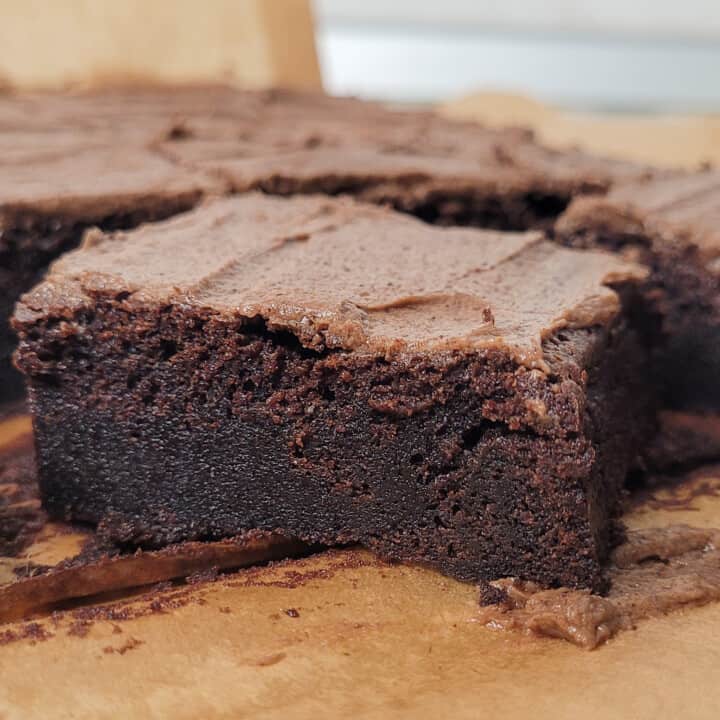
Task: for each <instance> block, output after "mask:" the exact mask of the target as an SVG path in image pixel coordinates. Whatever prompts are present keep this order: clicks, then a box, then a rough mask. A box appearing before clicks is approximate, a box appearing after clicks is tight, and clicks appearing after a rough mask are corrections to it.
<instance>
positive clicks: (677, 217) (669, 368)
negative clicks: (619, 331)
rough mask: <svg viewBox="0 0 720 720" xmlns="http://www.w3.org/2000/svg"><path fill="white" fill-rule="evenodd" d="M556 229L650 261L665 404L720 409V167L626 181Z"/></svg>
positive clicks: (651, 328)
mask: <svg viewBox="0 0 720 720" xmlns="http://www.w3.org/2000/svg"><path fill="white" fill-rule="evenodd" d="M556 229H557V236H558V238H559V239H560V240H562V241H564V242H566V243H567V244H570V245H574V246H578V247H605V248H610V249H612V250H614V251H615V252H618V253H619V254H623V255H625V256H627V257H632V258H633V259H636V260H639V261H640V262H642V263H643V264H645V265H646V266H647V267H648V268H649V271H650V272H649V275H648V278H647V280H646V282H645V283H644V285H643V294H644V296H645V304H646V311H645V312H646V320H645V325H646V332H647V334H648V335H649V336H650V341H651V343H652V344H653V345H654V347H655V357H654V361H653V366H654V368H655V369H656V376H657V382H658V383H659V388H660V389H659V392H660V394H661V396H662V399H663V404H664V405H665V407H667V408H669V409H670V410H673V411H680V413H683V412H688V411H690V412H695V413H704V414H717V413H720V172H718V171H716V170H706V171H702V172H695V173H673V174H666V175H665V176H662V177H660V176H658V177H655V178H653V179H651V180H646V181H645V182H635V183H621V184H619V185H618V186H617V187H616V188H614V189H613V190H612V191H611V192H610V193H609V194H608V195H607V196H606V197H586V198H580V199H577V200H576V201H574V202H573V204H572V205H571V206H570V208H569V209H568V210H567V212H566V213H565V214H564V215H563V216H562V217H561V218H560V219H559V221H558V223H557V228H556ZM679 417H681V418H682V415H680V416H679ZM709 421H711V419H710V420H709ZM683 426H684V427H687V423H686V422H684V423H683Z"/></svg>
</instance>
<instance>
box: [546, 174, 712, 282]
mask: <svg viewBox="0 0 720 720" xmlns="http://www.w3.org/2000/svg"><path fill="white" fill-rule="evenodd" d="M593 227H602V228H605V230H606V231H609V232H613V231H615V232H618V233H624V234H629V235H638V236H650V239H651V240H652V241H654V242H660V243H663V242H666V243H678V242H680V243H691V244H693V245H695V246H696V247H697V248H698V250H699V252H700V256H701V257H702V258H704V259H705V260H706V261H707V263H708V267H709V269H711V270H712V269H714V270H715V271H716V272H717V273H718V274H719V275H720V171H717V170H705V171H702V172H695V173H675V174H668V175H666V176H664V177H661V176H658V177H656V178H654V179H653V180H651V181H646V182H637V183H623V184H620V185H618V186H617V187H616V188H614V189H613V190H612V191H611V192H610V193H609V194H608V195H607V196H606V197H603V198H601V197H588V198H580V199H578V200H576V201H575V202H574V203H573V204H572V205H571V206H570V208H569V209H568V210H567V212H566V214H565V216H564V217H562V218H561V219H560V221H559V222H558V228H559V230H560V231H561V232H563V233H572V232H573V231H577V230H580V231H582V229H583V228H590V229H592V228H593Z"/></svg>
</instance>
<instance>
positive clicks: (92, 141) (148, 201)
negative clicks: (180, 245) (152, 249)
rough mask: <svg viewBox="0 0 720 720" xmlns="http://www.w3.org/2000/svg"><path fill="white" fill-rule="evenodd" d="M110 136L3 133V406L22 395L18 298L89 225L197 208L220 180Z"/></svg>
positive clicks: (133, 221)
mask: <svg viewBox="0 0 720 720" xmlns="http://www.w3.org/2000/svg"><path fill="white" fill-rule="evenodd" d="M107 142H108V138H106V137H105V136H104V135H103V134H98V133H96V132H94V131H78V130H72V129H68V128H64V129H63V128H61V127H59V128H56V129H55V131H54V132H50V131H47V132H36V131H10V130H8V131H6V132H4V133H3V134H1V135H0V147H1V148H2V149H3V153H2V159H0V401H5V400H9V399H12V398H14V397H18V396H20V394H21V393H22V382H21V379H20V376H19V375H18V374H17V373H16V372H15V371H14V369H13V368H12V365H11V360H10V357H11V354H12V351H13V350H14V348H15V343H16V340H15V336H14V334H13V333H12V331H11V329H10V327H9V319H10V316H11V315H12V311H13V306H14V304H15V301H16V300H17V299H18V298H19V297H20V295H21V293H23V292H25V291H27V290H29V289H30V288H31V287H32V286H33V285H34V284H35V283H37V282H38V281H39V280H40V278H41V277H42V275H43V273H44V271H45V270H46V268H47V266H48V265H49V263H50V262H51V261H52V260H53V259H55V258H56V257H58V256H59V255H61V254H62V253H63V252H65V251H67V250H70V249H72V248H74V247H77V245H78V244H79V243H80V240H81V238H82V235H83V233H84V232H85V230H87V229H88V228H89V227H93V226H98V227H101V228H103V229H106V230H113V229H121V228H131V227H135V226H136V225H139V224H140V223H143V222H147V221H151V220H158V219H164V218H167V217H169V216H171V215H174V214H175V213H178V212H182V211H184V210H188V209H190V208H191V207H193V206H194V205H195V204H196V203H197V202H198V200H199V199H200V197H202V195H203V193H204V192H205V191H206V190H207V189H208V188H210V187H212V185H213V184H214V183H212V182H211V181H209V180H208V179H206V178H203V177H202V176H201V175H200V174H199V173H196V172H191V171H187V170H184V169H182V168H178V167H177V166H175V165H174V164H173V163H171V162H170V161H168V160H165V159H163V158H162V157H160V156H158V155H157V154H156V153H152V152H150V151H148V150H145V149H142V148H139V147H131V146H128V147H122V146H121V147H119V148H110V147H107V146H106V145H105V143H107Z"/></svg>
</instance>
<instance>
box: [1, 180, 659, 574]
mask: <svg viewBox="0 0 720 720" xmlns="http://www.w3.org/2000/svg"><path fill="white" fill-rule="evenodd" d="M641 277H642V272H640V271H639V269H638V268H637V267H636V266H632V265H628V264H626V263H623V262H622V261H620V260H619V259H618V258H616V257H614V256H612V255H609V254H604V253H594V252H590V253H582V252H577V251H574V250H571V249H567V248H563V247H561V246H558V245H556V244H552V243H549V242H546V241H545V240H544V239H543V238H542V237H541V236H540V235H539V234H536V233H517V234H512V233H505V234H503V233H499V232H487V231H477V230H471V229H443V228H434V227H431V226H428V225H426V224H424V223H421V222H419V221H417V220H415V219H413V218H410V217H407V216H405V215H401V214H397V213H393V212H391V211H387V210H383V209H381V208H377V207H373V206H365V205H361V204H356V203H354V202H352V201H350V200H337V199H336V200H333V199H329V198H323V197H314V196H308V197H298V198H292V199H282V198H271V197H267V196H262V195H253V194H250V195H247V196H238V197H234V198H227V199H223V200H216V201H214V202H211V203H206V204H205V205H204V206H203V207H201V208H199V209H197V210H194V211H192V212H190V213H187V214H185V215H182V216H179V217H178V218H175V219H173V220H169V221H166V222H162V223H158V224H154V225H146V226H144V227H142V228H140V229H138V230H136V231H132V232H129V233H120V234H111V235H100V234H95V235H92V236H91V237H90V238H89V239H88V242H86V243H85V244H84V245H83V247H82V248H81V249H79V250H77V251H75V252H71V253H69V254H67V255H65V256H64V257H63V258H62V259H61V260H60V261H58V262H56V263H55V264H54V266H53V268H52V270H51V272H50V274H49V276H48V277H47V279H46V280H45V281H44V282H43V283H41V284H40V285H39V286H37V287H36V288H35V289H34V290H33V291H32V292H31V293H29V294H27V295H25V296H24V298H23V300H22V302H21V303H20V304H19V305H18V309H17V314H16V317H15V328H16V329H17V331H18V333H19V336H20V346H19V350H18V354H17V362H18V365H19V367H20V368H21V369H22V371H23V372H24V373H25V374H26V375H27V380H28V383H29V402H30V407H31V411H32V413H33V417H34V426H35V433H36V438H37V449H38V464H39V475H40V485H41V490H42V495H43V501H44V504H45V507H46V508H47V510H48V511H49V512H50V513H51V514H52V515H53V516H54V517H60V518H66V519H71V520H75V521H83V522H90V523H95V524H98V525H99V526H100V531H101V533H103V534H104V535H105V536H106V537H108V538H109V539H112V540H113V541H116V542H122V543H133V544H139V545H142V546H146V547H156V546H160V545H163V544H165V543H169V542H176V541H180V540H189V539H208V538H219V537H224V536H231V535H235V534H237V533H241V532H244V531H246V530H249V529H260V530H272V531H279V532H282V533H285V534H289V535H292V536H296V537H298V538H300V539H303V540H306V541H309V542H311V543H321V544H338V543H355V542H359V543H362V544H364V545H366V546H367V547H369V548H371V549H373V550H375V551H377V552H379V553H381V554H382V555H383V556H386V557H389V558H395V559H400V560H405V561H410V562H419V563H424V564H428V565H430V566H433V567H436V568H438V569H440V570H441V571H443V572H445V573H449V574H451V575H453V576H455V577H458V578H462V579H467V580H477V579H479V578H486V579H487V578H496V577H504V576H521V577H525V578H529V579H532V580H536V581H539V582H542V583H544V584H547V585H569V586H592V587H598V586H599V585H601V583H602V577H601V572H600V561H601V560H602V558H603V557H604V555H605V553H606V551H607V549H608V542H609V534H610V530H611V518H612V516H613V514H614V513H615V511H616V509H617V500H618V496H619V493H620V489H621V486H622V483H623V479H624V476H625V473H626V470H627V468H628V466H629V465H630V463H631V462H632V460H633V458H634V457H635V455H636V453H637V451H638V448H639V446H640V444H641V443H642V442H643V441H644V439H645V438H646V436H647V434H648V429H649V417H650V415H651V412H650V407H649V401H648V395H647V388H646V383H645V377H646V375H647V372H646V367H645V364H644V363H645V353H644V351H643V349H642V346H641V345H640V343H639V342H638V341H637V339H636V337H635V333H634V331H633V330H632V329H631V327H630V326H629V324H628V322H627V317H628V316H629V312H630V311H629V310H627V309H626V308H625V305H626V304H628V303H631V298H632V296H633V292H634V288H635V286H636V284H637V282H638V279H639V278H641ZM610 283H611V284H612V285H613V288H614V289H611V288H610V287H609V286H608V284H610Z"/></svg>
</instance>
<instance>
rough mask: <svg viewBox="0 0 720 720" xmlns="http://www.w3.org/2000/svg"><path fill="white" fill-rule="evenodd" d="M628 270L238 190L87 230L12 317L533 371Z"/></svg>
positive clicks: (591, 315)
mask: <svg viewBox="0 0 720 720" xmlns="http://www.w3.org/2000/svg"><path fill="white" fill-rule="evenodd" d="M642 276H643V271H642V270H641V269H640V268H639V267H637V266H634V265H631V264H628V263H625V262H623V261H621V260H619V259H618V258H616V257H614V256H612V255H610V254H604V253H596V252H593V253H581V252H577V251H574V250H571V249H567V248H563V247H560V246H557V245H555V244H552V243H550V242H547V241H545V240H543V238H542V236H541V235H539V234H537V233H499V232H489V231H478V230H473V229H447V228H436V227H431V226H428V225H426V224H424V223H422V222H420V221H417V220H415V219H413V218H410V217H408V216H404V215H401V214H397V213H393V212H391V211H388V210H385V209H383V208H378V207H374V206H369V205H363V204H359V203H356V202H354V201H351V200H349V199H329V198H325V197H319V196H303V197H296V198H291V199H283V198H273V197H268V196H264V195H259V194H250V195H246V196H239V197H232V198H226V199H219V200H215V201H211V202H207V203H206V204H205V205H203V206H202V207H200V208H198V209H196V210H195V211H192V212H191V213H188V214H186V215H183V216H179V217H177V218H175V219H173V220H170V221H166V222H163V223H158V224H153V225H147V226H144V227H142V228H140V229H138V230H136V231H133V232H129V233H115V234H112V235H108V234H102V233H100V232H98V231H91V232H90V233H88V235H87V236H86V238H85V241H84V243H83V246H82V247H81V248H80V249H79V250H77V251H75V252H72V253H69V254H67V255H65V256H64V257H63V258H62V259H60V260H59V261H57V262H56V263H55V264H54V265H53V266H52V269H51V272H50V274H49V276H48V278H47V280H46V281H45V282H43V283H42V284H40V285H39V286H37V287H36V288H35V289H34V290H33V291H32V292H30V293H29V294H27V295H25V296H24V298H23V299H22V301H21V302H20V304H19V305H18V310H17V314H16V322H17V323H18V325H19V326H22V325H23V323H28V324H31V323H33V322H34V321H36V320H37V319H38V318H40V317H44V316H51V317H59V318H62V317H63V316H68V315H69V314H71V313H73V312H76V311H78V310H82V308H84V307H90V306H91V304H92V298H93V297H94V296H97V295H108V294H109V295H111V296H113V297H118V296H122V297H126V298H127V299H126V302H128V303H134V302H137V303H141V304H148V303H150V304H154V305H158V304H160V305H176V304H187V305H189V306H197V307H203V308H210V309H211V310H213V311H215V312H217V313H219V314H221V315H228V316H230V317H233V318H236V317H246V318H258V317H259V318H262V319H263V320H264V321H265V322H266V323H267V325H268V327H269V328H270V329H273V330H287V331H290V332H291V333H293V334H294V335H295V336H297V338H298V339H299V340H300V342H301V343H302V344H303V345H304V346H305V347H308V348H312V349H316V350H322V349H325V348H329V349H333V348H342V349H346V350H354V351H362V352H371V353H382V354H386V355H392V354H396V353H403V352H442V351H446V350H458V349H460V350H470V351H473V350H479V349H485V348H498V349H501V350H504V351H506V352H508V354H510V355H511V356H512V357H513V358H514V359H515V360H516V361H517V362H518V363H520V364H524V365H527V366H531V367H539V368H543V367H545V364H544V362H543V353H542V342H543V339H544V338H546V337H547V336H548V335H550V334H551V333H553V332H554V331H557V330H559V329H561V328H565V327H590V326H596V325H607V324H609V323H610V322H612V320H613V319H614V318H615V316H616V315H617V313H618V311H619V305H620V303H619V299H618V295H617V294H616V292H615V291H614V290H612V289H611V288H610V287H608V284H609V283H627V282H633V281H635V280H637V279H640V278H641V277H642Z"/></svg>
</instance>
